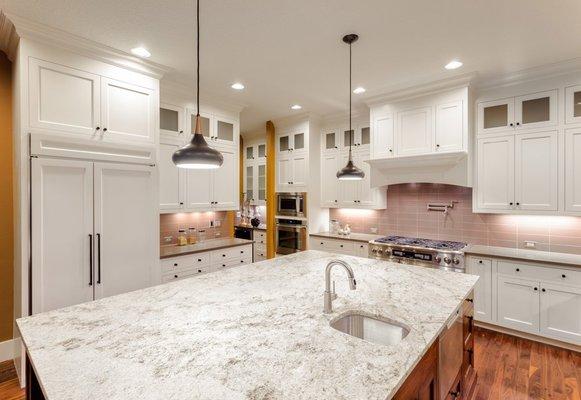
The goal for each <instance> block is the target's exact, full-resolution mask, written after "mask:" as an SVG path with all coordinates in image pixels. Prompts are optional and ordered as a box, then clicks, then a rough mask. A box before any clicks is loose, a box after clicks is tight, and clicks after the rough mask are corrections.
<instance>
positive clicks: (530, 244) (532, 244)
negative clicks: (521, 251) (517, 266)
mask: <svg viewBox="0 0 581 400" xmlns="http://www.w3.org/2000/svg"><path fill="white" fill-rule="evenodd" d="M536 245H537V242H533V241H532V240H525V247H526V248H529V249H534V248H535V246H536Z"/></svg>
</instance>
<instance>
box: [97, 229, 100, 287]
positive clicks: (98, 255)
mask: <svg viewBox="0 0 581 400" xmlns="http://www.w3.org/2000/svg"><path fill="white" fill-rule="evenodd" d="M97 284H98V285H100V284H101V234H100V233H97Z"/></svg>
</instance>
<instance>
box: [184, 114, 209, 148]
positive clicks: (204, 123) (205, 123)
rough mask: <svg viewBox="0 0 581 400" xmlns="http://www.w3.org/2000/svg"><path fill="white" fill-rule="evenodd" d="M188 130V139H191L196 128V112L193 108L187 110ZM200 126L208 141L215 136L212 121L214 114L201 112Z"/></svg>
mask: <svg viewBox="0 0 581 400" xmlns="http://www.w3.org/2000/svg"><path fill="white" fill-rule="evenodd" d="M187 122H188V124H187V128H186V129H187V131H188V132H189V134H188V140H190V139H191V137H192V135H193V134H194V132H195V130H196V112H195V111H193V110H188V111H187ZM200 128H201V130H202V132H201V133H202V135H203V136H204V138H205V139H206V142H208V143H209V142H210V141H211V140H213V138H214V124H213V123H212V115H210V114H206V113H200Z"/></svg>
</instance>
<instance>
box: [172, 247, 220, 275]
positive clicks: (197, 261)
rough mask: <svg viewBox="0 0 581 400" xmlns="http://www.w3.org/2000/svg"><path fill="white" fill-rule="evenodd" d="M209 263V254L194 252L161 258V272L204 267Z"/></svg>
mask: <svg viewBox="0 0 581 400" xmlns="http://www.w3.org/2000/svg"><path fill="white" fill-rule="evenodd" d="M209 265H210V254H209V253H207V252H205V253H196V254H189V255H186V256H180V257H172V258H166V259H163V260H161V273H162V274H166V273H174V272H177V271H183V270H184V269H188V268H189V269H193V268H206V267H208V266H209Z"/></svg>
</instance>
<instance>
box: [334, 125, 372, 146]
mask: <svg viewBox="0 0 581 400" xmlns="http://www.w3.org/2000/svg"><path fill="white" fill-rule="evenodd" d="M341 131H342V134H341V136H342V139H343V141H342V142H343V143H342V145H341V146H340V148H342V149H344V150H347V149H349V141H351V148H352V149H358V150H361V151H363V150H369V147H370V144H371V134H370V129H369V126H367V125H362V126H352V129H351V131H349V128H348V127H347V128H345V129H342V130H341ZM349 133H351V134H349Z"/></svg>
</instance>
